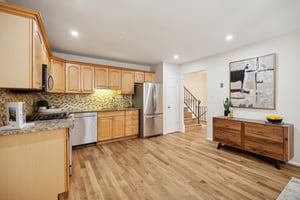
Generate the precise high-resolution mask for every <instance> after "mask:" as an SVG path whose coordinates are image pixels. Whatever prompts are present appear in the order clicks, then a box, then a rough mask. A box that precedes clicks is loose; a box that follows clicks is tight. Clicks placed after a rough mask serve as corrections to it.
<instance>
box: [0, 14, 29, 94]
mask: <svg viewBox="0 0 300 200" xmlns="http://www.w3.org/2000/svg"><path fill="white" fill-rule="evenodd" d="M0 27H1V31H0V40H1V42H0V87H1V88H32V51H31V50H32V19H29V18H26V17H21V16H17V15H13V14H9V13H6V12H2V11H0Z"/></svg>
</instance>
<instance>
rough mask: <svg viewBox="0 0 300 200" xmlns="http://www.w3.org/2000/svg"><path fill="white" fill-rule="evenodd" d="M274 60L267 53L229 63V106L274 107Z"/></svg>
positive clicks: (272, 55)
mask: <svg viewBox="0 0 300 200" xmlns="http://www.w3.org/2000/svg"><path fill="white" fill-rule="evenodd" d="M275 60H276V55H275V54H269V55H265V56H260V57H255V58H249V59H244V60H240V61H234V62H230V63H229V68H230V69H229V70H230V103H231V106H233V107H236V108H254V109H270V110H271V109H275Z"/></svg>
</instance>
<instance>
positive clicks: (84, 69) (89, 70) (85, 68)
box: [80, 65, 94, 93]
mask: <svg viewBox="0 0 300 200" xmlns="http://www.w3.org/2000/svg"><path fill="white" fill-rule="evenodd" d="M80 67H81V68H80V75H81V76H80V82H81V85H80V86H81V87H80V91H81V92H82V93H93V92H94V66H89V65H81V66H80Z"/></svg>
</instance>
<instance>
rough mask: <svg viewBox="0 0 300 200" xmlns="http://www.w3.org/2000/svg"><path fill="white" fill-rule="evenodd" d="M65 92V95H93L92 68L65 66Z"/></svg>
mask: <svg viewBox="0 0 300 200" xmlns="http://www.w3.org/2000/svg"><path fill="white" fill-rule="evenodd" d="M66 92H67V93H93V92H94V66H90V65H79V64H74V63H67V64H66Z"/></svg>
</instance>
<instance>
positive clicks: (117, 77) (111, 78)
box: [108, 69, 122, 90]
mask: <svg viewBox="0 0 300 200" xmlns="http://www.w3.org/2000/svg"><path fill="white" fill-rule="evenodd" d="M121 73H122V71H121V70H120V69H109V70H108V87H109V89H114V90H120V89H121Z"/></svg>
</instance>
